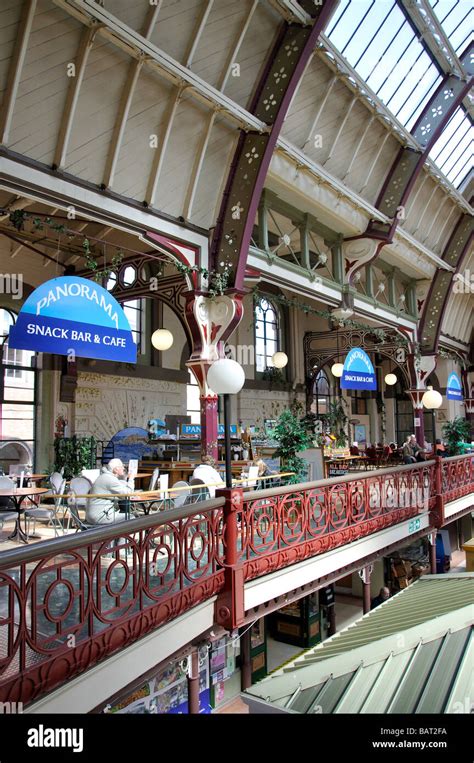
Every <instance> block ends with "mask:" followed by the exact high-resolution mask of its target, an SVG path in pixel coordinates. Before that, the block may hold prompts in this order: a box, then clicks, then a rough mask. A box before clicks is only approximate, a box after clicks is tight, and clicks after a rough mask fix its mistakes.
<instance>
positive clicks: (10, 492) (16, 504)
mask: <svg viewBox="0 0 474 763" xmlns="http://www.w3.org/2000/svg"><path fill="white" fill-rule="evenodd" d="M44 493H49V490H48V488H47V487H22V488H19V487H18V488H7V489H6V490H0V496H2V497H4V498H10V500H11V501H12V503H13V508H14V509H15V511H16V512H17V514H18V520H17V523H16V527H15V531H14V532H13V533H12V534H11V535H9V536H8V540H13V539H14V538H16V537H17V536H18V537H19V539H20V540H22V541H23V543H28V539H27V537H26V533H24V532H23V530H22V529H21V525H20V515H21V513H22V511H24V509H23V508H22V505H21V504H22V503H23V501H24V500H25V498H31V497H32V496H35V495H43V494H44Z"/></svg>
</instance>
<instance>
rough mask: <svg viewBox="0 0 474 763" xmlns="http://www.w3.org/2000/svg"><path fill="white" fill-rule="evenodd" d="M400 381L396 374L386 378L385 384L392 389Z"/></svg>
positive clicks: (388, 375)
mask: <svg viewBox="0 0 474 763" xmlns="http://www.w3.org/2000/svg"><path fill="white" fill-rule="evenodd" d="M397 381H398V379H397V377H396V376H395V374H387V376H386V377H385V384H388V386H389V387H392V386H393V385H394V384H396V383H397Z"/></svg>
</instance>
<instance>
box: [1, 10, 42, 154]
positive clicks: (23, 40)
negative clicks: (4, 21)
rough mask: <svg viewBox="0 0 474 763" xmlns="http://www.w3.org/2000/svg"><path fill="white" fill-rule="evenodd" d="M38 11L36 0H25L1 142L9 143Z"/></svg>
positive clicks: (11, 66)
mask: <svg viewBox="0 0 474 763" xmlns="http://www.w3.org/2000/svg"><path fill="white" fill-rule="evenodd" d="M35 11H36V0H25V1H24V3H23V9H22V15H21V19H20V23H19V26H18V31H17V37H16V43H15V47H14V50H13V55H12V59H11V61H10V67H9V70H8V78H7V85H6V88H5V93H4V96H3V103H2V107H1V109H0V144H2V145H5V144H6V143H8V137H9V134H10V127H11V123H12V117H13V109H14V106H15V101H16V96H17V92H18V86H19V84H20V80H21V73H22V71H23V64H24V63H25V58H26V51H27V49H28V42H29V39H30V34H31V28H32V26H33V18H34V15H35Z"/></svg>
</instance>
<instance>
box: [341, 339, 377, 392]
mask: <svg viewBox="0 0 474 763" xmlns="http://www.w3.org/2000/svg"><path fill="white" fill-rule="evenodd" d="M341 387H342V389H365V390H372V389H377V379H376V376H375V371H374V367H373V365H372V362H371V360H370V358H369V356H368V355H367V353H366V352H364V350H361V348H360V347H354V348H353V349H352V350H351V351H350V352H348V354H347V355H346V359H345V361H344V370H343V372H342V377H341Z"/></svg>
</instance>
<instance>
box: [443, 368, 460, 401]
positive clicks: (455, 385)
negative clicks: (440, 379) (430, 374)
mask: <svg viewBox="0 0 474 763" xmlns="http://www.w3.org/2000/svg"><path fill="white" fill-rule="evenodd" d="M446 397H447V399H448V400H458V401H460V402H461V401H462V400H463V394H462V385H461V382H460V380H459V376H458V375H457V374H455V373H452V374H450V375H449V378H448V385H447V387H446Z"/></svg>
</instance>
